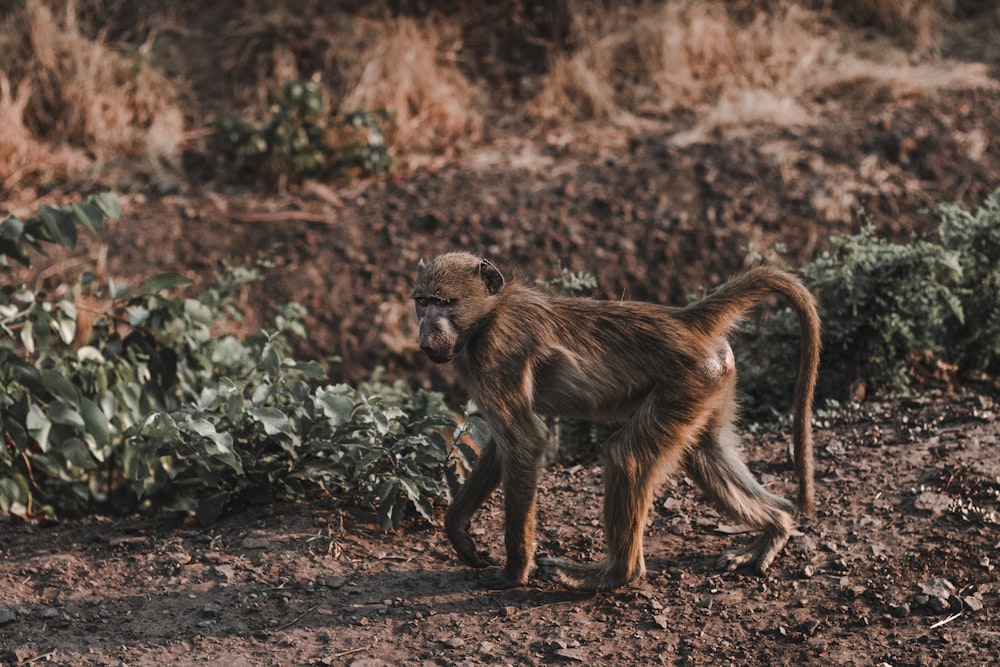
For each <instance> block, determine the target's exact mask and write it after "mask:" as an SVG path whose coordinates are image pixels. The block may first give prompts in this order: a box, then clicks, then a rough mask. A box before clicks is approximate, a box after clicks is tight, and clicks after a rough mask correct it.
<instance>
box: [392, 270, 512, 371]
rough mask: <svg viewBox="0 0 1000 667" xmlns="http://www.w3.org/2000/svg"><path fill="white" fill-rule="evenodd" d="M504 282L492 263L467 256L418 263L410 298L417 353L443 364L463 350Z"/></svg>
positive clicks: (488, 310)
mask: <svg viewBox="0 0 1000 667" xmlns="http://www.w3.org/2000/svg"><path fill="white" fill-rule="evenodd" d="M503 284H504V279H503V276H502V275H501V274H500V272H499V271H498V270H497V268H496V267H495V266H493V264H492V263H490V262H489V261H488V260H485V259H479V258H478V257H475V256H474V255H470V254H467V253H450V254H448V255H442V256H441V257H438V258H437V259H435V260H434V261H432V262H431V263H430V264H425V263H423V262H421V263H420V266H419V270H418V272H417V280H416V282H415V283H414V285H413V290H412V292H411V296H412V297H413V304H414V307H415V309H416V312H417V321H418V322H419V325H420V338H419V343H420V349H421V350H423V351H424V353H425V354H426V355H427V357H428V358H429V359H430V360H431V361H433V362H434V363H438V364H443V363H447V362H449V361H451V359H452V358H453V357H454V356H455V355H456V354H458V353H459V352H461V351H462V350H463V349H465V345H466V344H467V343H468V341H469V338H470V337H471V336H472V334H473V333H474V332H475V330H476V326H477V325H478V323H479V322H480V321H482V319H483V318H484V317H486V316H487V315H488V314H489V312H490V310H491V308H492V297H493V296H494V295H495V294H496V293H497V292H499V291H500V289H501V288H502V287H503Z"/></svg>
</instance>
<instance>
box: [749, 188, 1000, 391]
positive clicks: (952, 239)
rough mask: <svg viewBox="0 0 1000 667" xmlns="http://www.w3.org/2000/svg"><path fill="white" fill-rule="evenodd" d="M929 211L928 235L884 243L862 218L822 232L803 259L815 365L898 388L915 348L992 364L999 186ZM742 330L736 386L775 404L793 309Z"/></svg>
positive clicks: (998, 313) (788, 354) (792, 351)
mask: <svg viewBox="0 0 1000 667" xmlns="http://www.w3.org/2000/svg"><path fill="white" fill-rule="evenodd" d="M935 212H936V215H937V216H938V218H939V220H940V225H939V228H938V237H937V239H935V240H925V239H913V240H912V241H911V242H909V243H906V244H896V243H890V242H888V241H886V240H885V239H881V238H879V237H878V236H877V235H876V233H875V230H874V229H873V228H872V227H871V226H865V227H863V228H862V229H861V231H860V232H859V233H858V234H855V235H852V236H841V237H834V238H833V239H831V243H832V246H833V247H832V249H831V250H830V251H829V252H825V253H823V254H822V255H821V256H820V257H819V258H817V259H816V261H814V262H813V263H812V264H811V265H809V266H808V267H806V268H805V270H804V271H803V277H804V279H805V281H806V283H807V285H808V286H809V287H810V288H811V289H812V290H813V291H814V292H815V293H816V296H817V300H818V308H819V311H820V317H821V319H822V320H823V348H824V352H823V355H824V358H823V364H824V368H825V369H827V370H828V371H839V372H841V373H842V374H852V375H854V376H855V377H859V378H863V379H865V380H866V381H868V382H870V383H871V384H873V385H874V386H875V388H876V389H884V390H891V391H905V390H907V389H908V388H909V386H910V382H911V373H910V371H911V361H910V359H911V358H912V355H914V354H917V353H920V352H922V351H924V350H929V351H930V352H931V353H933V355H934V356H935V357H937V358H940V359H942V360H944V361H946V362H948V363H952V364H955V365H957V366H958V367H959V368H965V369H972V368H978V369H984V370H996V369H997V368H1000V264H998V262H997V258H1000V191H997V192H995V193H993V195H991V196H990V197H989V198H988V199H987V200H986V202H985V203H984V204H983V205H982V206H981V207H980V208H979V209H978V210H977V211H975V212H974V213H970V212H967V211H964V210H963V209H961V208H959V207H957V206H955V205H952V204H945V205H941V206H939V207H938V208H937V209H936V211H935ZM742 338H743V340H742V342H741V344H740V345H739V351H738V356H739V357H740V363H739V367H740V369H741V372H743V377H742V381H741V382H742V385H741V386H742V388H743V391H744V392H745V393H747V394H751V395H753V396H754V398H755V401H756V402H757V403H758V404H763V405H768V406H770V405H774V406H779V407H778V408H777V409H779V410H784V409H785V407H786V406H785V403H787V401H782V400H780V399H779V398H778V396H779V394H787V393H788V392H787V387H790V386H791V378H792V377H793V376H794V373H795V372H796V368H795V366H794V364H795V362H796V360H797V358H798V355H797V349H798V323H797V321H796V319H795V315H794V314H793V313H792V312H791V310H790V309H787V308H786V309H783V310H780V311H778V312H775V313H773V314H772V316H771V317H770V320H769V322H768V324H767V326H766V327H765V328H764V329H763V330H761V329H758V328H756V327H753V328H751V327H744V328H743V333H742ZM761 360H764V361H763V365H762V363H761ZM744 369H749V370H748V371H747V372H744Z"/></svg>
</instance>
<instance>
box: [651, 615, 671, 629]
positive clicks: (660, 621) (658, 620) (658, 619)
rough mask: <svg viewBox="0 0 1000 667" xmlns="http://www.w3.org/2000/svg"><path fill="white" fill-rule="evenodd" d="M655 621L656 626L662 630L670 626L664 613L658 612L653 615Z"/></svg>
mask: <svg viewBox="0 0 1000 667" xmlns="http://www.w3.org/2000/svg"><path fill="white" fill-rule="evenodd" d="M653 623H655V624H656V627H658V628H660V629H661V630H666V629H667V627H668V625H667V617H666V616H665V615H664V614H657V615H655V616H653Z"/></svg>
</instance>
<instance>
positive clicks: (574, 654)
mask: <svg viewBox="0 0 1000 667" xmlns="http://www.w3.org/2000/svg"><path fill="white" fill-rule="evenodd" d="M552 655H554V656H555V657H557V658H560V659H562V660H568V661H569V662H583V653H582V652H581V651H580V649H578V648H558V649H556V650H555V651H553V652H552Z"/></svg>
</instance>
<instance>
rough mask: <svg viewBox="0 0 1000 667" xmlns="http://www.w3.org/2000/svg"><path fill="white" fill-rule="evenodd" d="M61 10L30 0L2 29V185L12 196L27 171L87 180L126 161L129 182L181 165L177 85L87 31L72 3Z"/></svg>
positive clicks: (48, 177)
mask: <svg viewBox="0 0 1000 667" xmlns="http://www.w3.org/2000/svg"><path fill="white" fill-rule="evenodd" d="M63 7H64V13H63V14H62V15H61V16H57V15H55V14H54V13H53V11H52V10H51V9H50V7H49V6H48V5H46V4H45V3H43V2H41V0H28V1H27V2H26V3H25V5H24V6H23V7H22V8H21V9H20V10H18V11H15V12H14V13H13V14H12V15H11V16H9V17H8V19H7V25H6V26H5V29H4V32H3V35H2V37H0V39H2V41H3V46H4V51H5V54H8V57H6V58H5V70H4V71H3V72H2V78H0V117H2V118H3V119H4V121H5V126H4V133H3V136H4V139H3V140H2V141H3V148H5V149H6V150H5V151H4V153H5V155H4V157H3V158H0V184H2V186H3V189H4V191H5V193H6V194H7V195H8V196H9V197H12V196H13V193H12V191H14V190H15V189H17V188H18V186H20V185H22V183H23V182H25V180H26V179H27V180H29V181H30V178H29V177H30V176H32V175H39V176H42V177H44V179H45V180H46V181H48V182H50V183H51V182H52V181H57V182H58V181H59V180H60V179H62V178H69V177H77V178H86V172H88V171H93V172H94V173H97V172H103V173H104V175H105V177H107V174H108V169H109V168H112V167H114V166H115V165H118V164H122V163H127V164H128V167H127V172H128V174H127V176H125V175H124V172H123V177H124V178H126V179H127V180H129V181H131V180H133V179H134V178H135V177H136V175H137V174H139V175H142V176H144V177H145V178H156V177H157V176H163V175H165V174H167V173H169V172H172V171H174V170H175V169H176V167H177V159H178V149H179V145H180V142H181V140H182V138H183V116H182V113H181V110H180V108H179V107H178V106H177V105H176V103H175V94H174V90H173V87H172V85H171V84H170V83H169V82H168V81H167V80H166V79H165V78H164V77H162V76H161V75H159V74H157V73H156V72H155V71H154V70H152V69H151V68H150V67H148V66H147V65H145V64H144V63H143V62H142V61H141V59H139V58H137V57H134V58H125V57H123V56H122V55H121V54H120V53H119V52H117V51H116V50H114V49H113V48H112V47H111V46H109V45H108V44H106V43H105V42H104V41H103V40H102V39H100V38H99V39H90V38H88V37H86V36H85V35H83V34H82V33H81V32H80V30H79V28H78V26H77V24H76V14H75V8H74V3H73V2H69V3H66V4H65V5H63Z"/></svg>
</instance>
